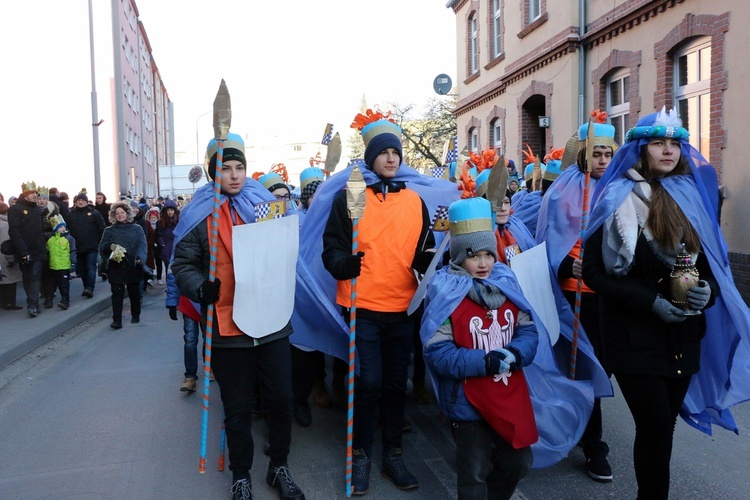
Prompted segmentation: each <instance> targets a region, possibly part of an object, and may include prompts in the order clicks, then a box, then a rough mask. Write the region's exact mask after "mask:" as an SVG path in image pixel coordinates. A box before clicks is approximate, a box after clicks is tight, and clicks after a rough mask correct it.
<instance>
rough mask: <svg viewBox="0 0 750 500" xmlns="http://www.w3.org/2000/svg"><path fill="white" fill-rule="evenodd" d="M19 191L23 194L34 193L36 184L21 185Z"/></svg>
mask: <svg viewBox="0 0 750 500" xmlns="http://www.w3.org/2000/svg"><path fill="white" fill-rule="evenodd" d="M21 191H22V192H24V193H25V192H27V191H36V182H34V181H30V182H24V183H23V184H21Z"/></svg>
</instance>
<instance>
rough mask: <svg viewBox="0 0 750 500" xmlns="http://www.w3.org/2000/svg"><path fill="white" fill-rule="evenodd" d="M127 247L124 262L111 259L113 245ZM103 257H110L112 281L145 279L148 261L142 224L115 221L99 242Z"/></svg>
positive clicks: (123, 281)
mask: <svg viewBox="0 0 750 500" xmlns="http://www.w3.org/2000/svg"><path fill="white" fill-rule="evenodd" d="M113 243H116V244H118V245H120V246H122V247H124V248H125V257H124V258H123V259H122V262H116V261H114V260H109V256H110V254H111V253H112V249H111V245H112V244H113ZM99 253H100V254H101V256H102V259H108V260H109V263H108V269H107V279H108V280H109V282H110V283H135V282H138V281H141V280H143V265H144V264H145V263H146V235H145V234H143V229H141V226H139V225H137V224H132V223H127V222H125V223H121V224H120V223H115V224H112V225H111V226H109V227H108V228H106V229H105V230H104V234H103V235H102V241H101V243H100V244H99Z"/></svg>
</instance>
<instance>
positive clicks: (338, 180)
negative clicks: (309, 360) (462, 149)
mask: <svg viewBox="0 0 750 500" xmlns="http://www.w3.org/2000/svg"><path fill="white" fill-rule="evenodd" d="M355 164H356V165H359V168H360V170H361V171H362V175H363V176H364V178H365V183H366V184H367V185H368V186H369V185H372V184H374V183H376V182H379V181H380V178H379V177H378V176H377V175H376V174H374V173H373V172H372V171H371V170H369V169H368V168H367V166H366V165H365V164H364V162H362V161H361V160H355V161H353V162H352V163H350V164H349V165H348V166H347V168H346V169H344V170H342V171H340V172H337V173H335V174H334V175H332V176H331V177H330V178H329V179H328V180H326V181H325V182H324V183H323V184H321V185H320V187H318V190H317V191H316V192H315V201H314V202H313V204H312V205H311V207H310V209H309V210H308V212H307V215H306V216H305V223H304V225H303V226H302V229H301V231H300V253H299V259H298V261H297V292H296V294H295V304H294V314H293V315H292V326H293V328H294V333H293V334H292V336H291V337H290V341H291V342H292V343H293V344H295V345H301V346H305V347H309V348H312V349H316V350H319V351H322V352H325V353H327V354H330V355H332V356H336V357H337V358H340V359H343V360H347V359H348V356H349V354H348V353H349V325H347V324H346V323H344V320H343V318H342V316H341V306H339V305H337V304H336V280H335V279H333V277H332V276H331V275H330V273H329V272H328V271H327V270H326V269H325V267H324V266H323V260H322V258H321V255H322V254H323V232H324V230H325V226H326V223H327V222H328V215H329V214H330V211H331V206H332V205H333V199H334V197H335V196H336V195H337V194H338V193H339V191H341V190H342V189H344V188H345V187H346V182H347V181H348V180H349V175H350V174H351V171H352V169H353V168H354V165H355ZM392 180H393V181H396V182H405V183H406V186H407V188H409V189H412V190H414V191H415V192H417V194H419V195H420V196H421V197H422V200H424V202H425V205H426V206H427V210H428V211H429V213H430V216H433V215H434V213H435V211H436V210H437V207H438V205H446V206H447V205H450V204H451V203H452V202H453V201H455V200H458V199H459V198H460V196H461V192H460V191H459V190H458V188H457V186H456V184H454V183H452V182H450V181H447V180H444V179H438V178H434V177H427V176H425V175H422V174H420V173H419V172H417V171H416V170H414V169H412V168H411V167H408V166H407V165H405V164H401V167H400V168H399V170H398V172H397V173H396V176H395V177H394V178H393V179H392ZM365 210H367V207H365Z"/></svg>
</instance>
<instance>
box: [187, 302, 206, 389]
mask: <svg viewBox="0 0 750 500" xmlns="http://www.w3.org/2000/svg"><path fill="white" fill-rule="evenodd" d="M202 329H203V327H202V326H201V324H200V323H199V322H197V321H195V320H194V319H191V318H189V317H188V316H186V315H185V314H183V315H182V331H183V332H185V335H183V337H182V339H183V340H184V341H185V354H184V357H185V378H192V379H194V380H198V334H199V331H200V330H202ZM204 335H205V334H204Z"/></svg>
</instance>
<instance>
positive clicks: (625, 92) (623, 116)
mask: <svg viewBox="0 0 750 500" xmlns="http://www.w3.org/2000/svg"><path fill="white" fill-rule="evenodd" d="M607 114H608V115H609V122H610V123H611V124H612V125H614V127H615V142H616V143H617V144H624V143H625V134H626V133H627V132H628V128H627V127H628V116H629V115H630V71H629V70H627V69H620V70H617V71H614V72H613V73H612V74H611V75H610V76H609V78H607Z"/></svg>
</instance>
